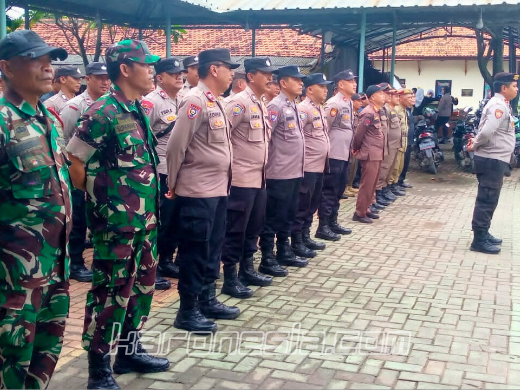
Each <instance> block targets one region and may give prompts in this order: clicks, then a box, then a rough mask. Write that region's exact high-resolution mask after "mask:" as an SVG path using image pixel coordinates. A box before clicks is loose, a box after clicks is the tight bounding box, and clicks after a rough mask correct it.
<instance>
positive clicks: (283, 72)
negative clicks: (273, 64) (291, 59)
mask: <svg viewBox="0 0 520 390" xmlns="http://www.w3.org/2000/svg"><path fill="white" fill-rule="evenodd" d="M276 74H277V75H278V80H279V79H281V78H282V77H296V78H299V79H303V78H304V77H305V75H304V74H301V73H300V68H299V67H298V66H295V65H289V66H282V67H281V68H278V70H277V71H276Z"/></svg>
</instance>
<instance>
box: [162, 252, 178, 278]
mask: <svg viewBox="0 0 520 390" xmlns="http://www.w3.org/2000/svg"><path fill="white" fill-rule="evenodd" d="M175 261H177V257H176V258H175ZM157 275H159V276H162V277H165V278H173V279H179V266H178V265H177V264H175V262H174V261H173V255H172V256H162V255H159V265H158V266H157Z"/></svg>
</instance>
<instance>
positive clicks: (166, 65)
mask: <svg viewBox="0 0 520 390" xmlns="http://www.w3.org/2000/svg"><path fill="white" fill-rule="evenodd" d="M162 72H166V73H171V74H176V73H181V72H182V68H181V62H180V61H179V60H178V59H177V58H173V57H169V58H161V59H160V60H159V62H157V63H156V64H155V73H156V74H159V73H162Z"/></svg>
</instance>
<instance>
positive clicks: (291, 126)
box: [287, 122, 296, 129]
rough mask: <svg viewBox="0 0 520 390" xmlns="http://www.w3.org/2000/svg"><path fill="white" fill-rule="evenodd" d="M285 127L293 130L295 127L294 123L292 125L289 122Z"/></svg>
mask: <svg viewBox="0 0 520 390" xmlns="http://www.w3.org/2000/svg"><path fill="white" fill-rule="evenodd" d="M287 127H288V128H289V129H294V128H295V127H296V123H294V122H290V123H288V124H287Z"/></svg>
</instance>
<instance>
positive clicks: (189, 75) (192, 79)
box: [179, 56, 199, 98]
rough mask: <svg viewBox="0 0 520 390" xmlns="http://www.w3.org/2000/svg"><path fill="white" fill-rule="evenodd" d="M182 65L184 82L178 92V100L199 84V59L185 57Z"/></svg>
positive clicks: (196, 57)
mask: <svg viewBox="0 0 520 390" xmlns="http://www.w3.org/2000/svg"><path fill="white" fill-rule="evenodd" d="M182 65H183V66H184V69H183V71H182V72H183V73H184V75H185V76H186V81H185V82H184V86H183V87H182V89H181V90H180V91H179V98H182V97H183V96H185V95H186V94H187V93H188V92H189V91H190V89H192V88H193V87H196V86H197V84H198V83H199V57H198V56H190V57H186V58H185V59H184V60H183V61H182Z"/></svg>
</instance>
